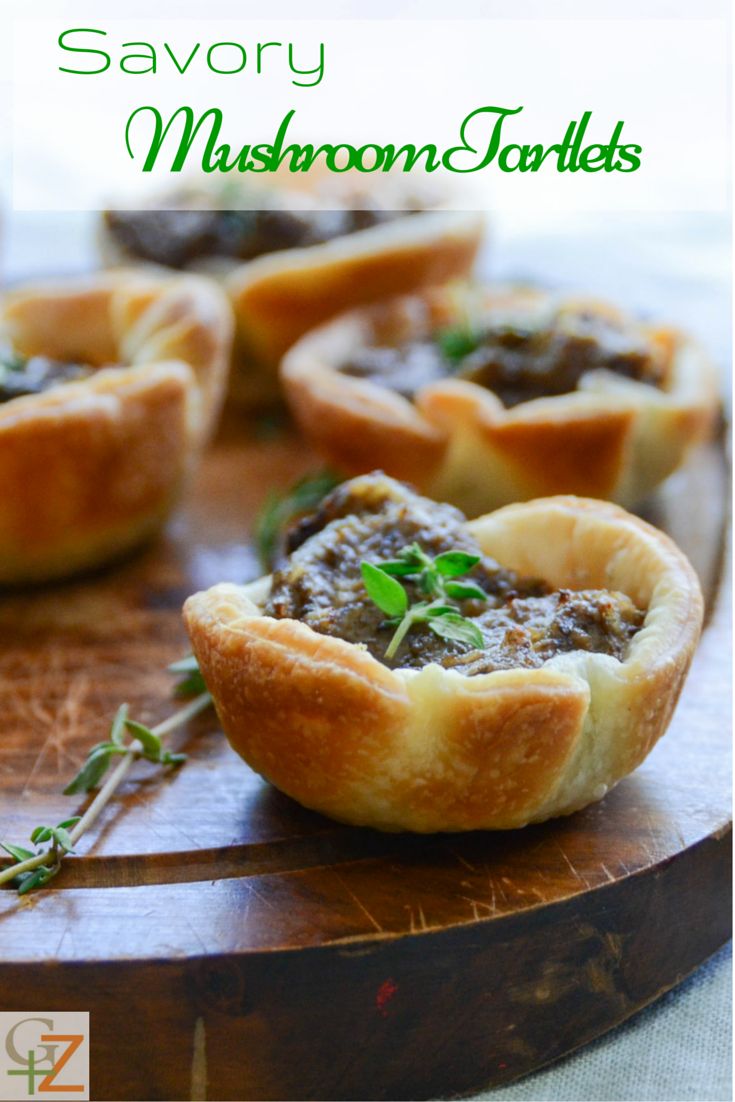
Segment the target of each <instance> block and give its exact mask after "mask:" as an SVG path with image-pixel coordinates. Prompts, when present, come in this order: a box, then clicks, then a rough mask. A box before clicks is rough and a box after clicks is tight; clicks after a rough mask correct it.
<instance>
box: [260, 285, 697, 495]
mask: <svg viewBox="0 0 735 1102" xmlns="http://www.w3.org/2000/svg"><path fill="white" fill-rule="evenodd" d="M483 301H484V303H485V305H486V306H487V307H488V308H490V309H492V308H496V307H500V308H505V307H507V306H510V307H514V306H516V305H518V304H520V305H523V306H525V305H526V304H527V305H528V307H529V308H531V309H536V308H538V307H539V306H540V305H541V306H542V305H543V304H544V303H546V302H552V301H553V299H552V297H551V296H550V295H548V294H547V293H545V292H539V291H528V290H522V291H513V290H510V291H509V290H502V289H499V290H497V291H490V290H488V291H486V292H484V293H483ZM562 301H563V302H564V303H565V304H567V305H572V304H580V305H584V306H585V308H586V309H589V310H591V311H593V312H596V313H598V314H600V315H602V316H603V317H604V316H608V317H611V318H615V317H622V315H621V314H620V312H619V311H617V310H616V309H615V308H614V307H611V306H610V305H608V304H606V303H602V302H598V301H596V300H582V299H574V300H572V299H566V300H562ZM456 302H457V299H456V297H455V291H454V290H453V289H451V288H437V289H431V290H429V291H427V292H425V293H423V294H421V295H415V296H412V297H409V298H401V299H395V300H393V301H392V302H390V301H388V302H385V303H383V304H379V305H376V306H373V307H371V308H366V309H362V310H356V311H353V312H351V313H346V314H345V315H343V316H342V317H340V318H337V319H335V320H333V321H332V322H331V323H329V324H327V325H324V326H322V327H321V328H319V329H317V330H315V331H314V332H313V333H309V334H307V335H306V336H305V337H304V338H303V339H302V340H300V341H299V342H298V343H297V344H296V345H295V346H294V347H293V348H292V349H291V350H290V352H289V353H288V354H287V355H286V357H285V359H284V361H283V363H282V366H281V378H282V382H283V387H284V391H285V394H286V398H287V400H288V402H289V405H290V407H291V409H292V412H293V414H294V416H295V418H296V420H297V422H298V424H299V425H300V427H301V429H302V431H303V432H304V434H305V435H306V437H307V438H308V440H309V441H310V442H311V443H312V444H313V445H314V446H315V447H316V448H317V449H318V450H319V451H320V452H321V453H322V454H323V455H324V456H325V457H326V458H327V460H328V461H329V462H330V463H331V464H332V465H334V466H335V467H336V468H337V469H339V470H341V471H344V472H345V473H346V474H358V473H364V472H366V471H370V470H373V469H374V468H376V467H379V468H381V469H382V470H384V471H386V473H387V474H390V475H393V476H395V477H397V478H403V479H408V480H410V481H411V482H413V483H414V484H415V485H416V486H418V488H419V489H420V490H421V491H422V492H423V493H426V494H428V495H429V496H430V497H434V498H436V499H438V500H442V501H449V502H451V503H452V504H453V505H457V506H458V507H459V508H461V509H462V510H463V511H464V512H465V513H467V514H469V515H470V516H477V515H478V514H479V513H482V512H485V511H487V510H488V509H493V508H497V507H498V506H501V505H505V504H507V503H509V502H511V501H526V500H529V499H531V498H534V497H538V496H544V495H547V494H557V493H573V494H580V495H583V496H590V497H599V498H606V499H608V500H612V501H616V502H618V503H619V504H622V505H626V506H632V505H635V504H636V503H638V502H640V501H642V500H643V499H644V498H645V497H646V495H647V494H649V493H650V492H651V490H653V489H654V488H655V487H656V486H657V485H658V484H659V483H660V482H662V481H663V480H664V479H665V478H667V477H668V476H669V475H670V474H671V473H672V472H673V471H674V470H676V469H677V467H679V466H680V465H681V463H682V462H683V461H684V459H685V458H686V456H687V454H688V452H689V450H690V449H691V448H692V446H693V445H694V444H696V443H697V442H699V441H701V440H703V439H706V438H707V437H708V436H709V435H710V434H711V432H712V429H713V426H714V423H715V421H716V417H717V411H718V404H719V403H718V396H717V385H716V379H715V375H714V371H713V369H712V367H711V365H710V363H709V361H708V360H707V357H706V356H705V354H704V352H703V351H702V349H701V348H700V347H699V345H698V344H697V343H696V342H695V341H694V340H692V339H691V338H689V337H688V336H686V335H685V334H683V333H681V332H678V331H676V330H674V329H670V328H662V327H654V326H643V327H642V332H643V333H644V334H645V335H646V337H647V338H648V339H650V341H651V342H652V344H653V345H655V346H656V347H657V348H658V349H659V350H661V352H662V354H663V356H664V358H665V363H666V376H665V378H666V382H665V384H664V386H662V387H661V388H659V387H654V386H649V385H647V384H645V383H641V382H637V381H635V380H632V379H629V378H624V377H623V376H621V375H616V374H614V373H613V372H610V371H593V372H589V373H588V374H586V375H583V376H582V378H581V380H580V383H579V387H578V389H577V390H574V391H572V392H571V393H568V394H562V395H555V396H553V397H546V398H536V399H534V400H532V401H527V402H523V403H521V404H519V405H516V406H513V407H511V408H505V407H504V406H503V404H502V402H501V401H500V399H499V398H498V397H497V396H496V395H495V394H494V393H492V391H490V390H488V389H486V388H485V387H482V386H479V385H477V384H475V383H472V382H468V381H465V380H462V379H455V378H447V379H445V380H441V381H439V382H435V383H431V384H429V385H426V386H424V387H422V388H420V389H419V390H418V392H417V394H416V396H415V400H414V402H411V401H409V400H408V399H407V398H404V397H403V396H402V395H400V394H397V393H396V392H394V391H391V390H389V389H388V388H387V387H382V386H379V385H377V384H375V383H372V382H370V381H368V380H364V379H359V378H354V377H350V376H348V375H344V374H342V373H341V372H339V371H338V370H337V369H338V367H339V365H340V364H341V363H344V362H345V361H347V360H348V359H349V358H350V357H351V356H352V355H354V353H355V351H356V349H359V348H361V347H364V346H366V345H370V344H374V343H391V342H392V341H399V340H407V339H412V338H414V337H421V336H425V335H428V334H430V333H431V332H433V331H435V330H436V329H437V328H439V327H441V326H446V325H451V324H452V323H453V321H456Z"/></svg>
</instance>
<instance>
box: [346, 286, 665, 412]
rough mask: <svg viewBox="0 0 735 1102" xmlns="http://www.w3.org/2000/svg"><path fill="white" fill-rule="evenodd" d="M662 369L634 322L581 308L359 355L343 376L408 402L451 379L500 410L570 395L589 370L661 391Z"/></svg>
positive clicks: (656, 351) (508, 320)
mask: <svg viewBox="0 0 735 1102" xmlns="http://www.w3.org/2000/svg"><path fill="white" fill-rule="evenodd" d="M665 368H666V364H665V362H664V359H663V357H662V355H661V353H660V350H659V349H657V348H656V347H655V346H654V345H653V343H652V342H651V341H650V340H647V339H645V337H644V334H642V333H641V331H640V329H639V328H638V327H637V326H635V325H634V324H633V323H631V322H623V321H621V320H619V319H617V318H610V317H607V316H605V315H603V314H601V313H597V312H595V311H593V310H590V309H586V308H576V307H575V308H571V307H560V308H557V309H556V310H555V311H554V312H553V313H551V314H549V315H547V316H545V317H544V318H542V319H538V318H535V319H534V318H528V319H522V318H511V317H507V318H504V319H503V318H497V319H496V320H494V321H493V322H492V323H491V324H488V325H485V326H484V327H480V328H478V329H476V330H473V329H471V328H469V327H465V328H464V329H462V328H457V329H449V330H444V331H440V332H438V333H436V334H434V335H433V336H431V337H428V338H423V339H419V340H413V341H406V342H403V343H401V344H397V345H394V346H387V345H386V346H373V347H367V348H364V349H363V350H361V351H359V352H357V353H356V354H355V355H354V356H353V357H352V358H351V359H350V360H349V361H348V362H347V363H344V364H342V365H341V366H340V369H339V370H340V371H341V372H342V373H343V374H345V375H350V376H353V377H354V378H359V379H366V380H368V381H370V382H372V383H377V384H378V385H380V386H385V387H389V388H390V389H391V390H395V391H397V392H398V393H399V394H402V395H403V396H404V397H406V398H409V399H413V398H414V396H415V394H416V391H417V390H418V389H419V388H420V387H423V386H426V385H427V384H429V383H435V382H438V381H440V380H442V379H446V378H447V377H449V376H452V377H454V378H457V379H466V380H467V381H468V382H472V383H477V384H478V385H479V386H483V387H486V388H487V389H488V390H492V391H493V393H494V394H496V395H497V396H498V398H499V399H500V400H501V402H502V403H503V405H504V406H506V407H510V406H516V405H519V404H520V403H521V402H528V401H531V400H532V399H534V398H544V397H549V396H552V395H556V394H568V393H570V392H571V391H573V390H576V389H577V387H578V385H579V381H580V379H581V378H582V376H583V375H586V374H587V373H588V372H590V371H598V370H605V371H612V372H614V373H615V374H617V375H622V376H625V377H626V378H628V379H634V380H636V381H637V382H641V383H647V384H648V385H650V386H657V387H661V386H663V385H664V383H665Z"/></svg>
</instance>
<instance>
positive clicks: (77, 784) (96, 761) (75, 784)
mask: <svg viewBox="0 0 735 1102" xmlns="http://www.w3.org/2000/svg"><path fill="white" fill-rule="evenodd" d="M107 745H108V744H105V743H101V744H100V745H99V746H98V747H97V748H96V749H95V750H93V751H91V752H90V754H89V756H88V757H87V760H86V762H85V763H84V765H83V766H82V768H81V769H80V770H79V772H78V773H77V775H76V777H74V778H73V780H71V781H70V782H69V784H68V785H67V786H66V788H65V789H64V795H65V796H75V795H76V794H77V793H78V792H89V791H90V790H91V789H93V788H96V787H97V785H98V784H99V783H100V781H101V780H102V778H103V777H104V775H105V773H106V772H107V770H108V769H109V766H110V762H111V761H112V751H111V750H110V749H109V748H107Z"/></svg>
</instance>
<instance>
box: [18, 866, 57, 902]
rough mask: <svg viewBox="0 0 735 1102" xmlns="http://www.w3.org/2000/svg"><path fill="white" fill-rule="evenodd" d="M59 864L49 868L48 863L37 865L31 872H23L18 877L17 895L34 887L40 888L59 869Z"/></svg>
mask: <svg viewBox="0 0 735 1102" xmlns="http://www.w3.org/2000/svg"><path fill="white" fill-rule="evenodd" d="M60 867H61V866H60V865H54V866H51V867H50V868H49V866H48V865H39V867H38V868H37V869H34V870H33V872H24V873H21V875H20V876H19V877H18V881H17V882H18V884H19V887H18V895H25V894H26V892H31V891H33V890H34V888H42V887H43V885H44V884H48V882H49V880H50V879H51V878H52V877H53V876H56V873H57V872H58V871H59V868H60Z"/></svg>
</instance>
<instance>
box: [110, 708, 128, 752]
mask: <svg viewBox="0 0 735 1102" xmlns="http://www.w3.org/2000/svg"><path fill="white" fill-rule="evenodd" d="M127 718H128V706H127V704H121V705H120V707H119V708H118V710H117V712H116V713H115V718H114V719H113V721H112V726H111V727H110V742H112V743H114V744H115V746H122V744H123V739H124V738H125V720H126V719H127Z"/></svg>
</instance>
